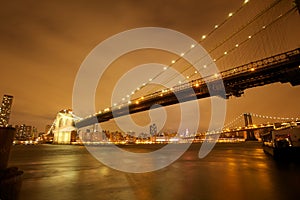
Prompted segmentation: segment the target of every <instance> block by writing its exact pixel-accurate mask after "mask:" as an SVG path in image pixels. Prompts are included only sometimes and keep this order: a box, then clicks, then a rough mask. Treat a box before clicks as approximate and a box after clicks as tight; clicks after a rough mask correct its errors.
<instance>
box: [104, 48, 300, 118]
mask: <svg viewBox="0 0 300 200" xmlns="http://www.w3.org/2000/svg"><path fill="white" fill-rule="evenodd" d="M296 55H300V48H298V49H295V50H292V51H288V52H285V53H281V54H277V55H274V56H271V57H267V58H264V59H261V60H258V61H255V62H250V63H248V64H245V65H241V66H238V67H234V68H231V69H228V70H225V71H222V72H220V73H218V74H212V75H210V76H206V77H201V78H199V79H195V80H192V81H189V82H186V83H183V84H180V85H176V86H174V87H172V88H167V89H162V90H160V91H157V92H154V93H151V94H148V95H145V96H143V97H139V98H135V99H133V100H132V101H130V102H129V103H123V104H120V105H117V106H113V107H111V109H109V110H107V111H110V110H111V111H113V110H116V109H120V108H122V107H125V106H128V105H130V104H138V103H140V102H142V101H146V100H151V99H154V98H159V97H163V96H165V95H168V94H170V93H176V92H180V91H183V90H185V89H188V88H191V87H203V86H206V84H207V83H209V82H213V81H216V80H220V79H222V78H227V77H231V76H236V75H240V74H242V73H245V72H254V71H256V70H257V69H262V68H267V67H270V66H274V65H276V64H280V63H284V62H286V61H289V60H290V59H291V58H292V57H294V56H296ZM104 112H105V111H104Z"/></svg>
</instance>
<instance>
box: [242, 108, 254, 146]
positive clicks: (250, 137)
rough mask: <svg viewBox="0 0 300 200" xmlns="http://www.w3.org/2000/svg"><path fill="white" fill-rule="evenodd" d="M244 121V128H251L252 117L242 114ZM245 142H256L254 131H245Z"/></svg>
mask: <svg viewBox="0 0 300 200" xmlns="http://www.w3.org/2000/svg"><path fill="white" fill-rule="evenodd" d="M244 120H245V127H248V126H252V125H253V123H252V116H251V115H250V114H249V113H244ZM246 141H257V139H256V137H255V135H254V131H253V130H251V129H250V130H247V138H246Z"/></svg>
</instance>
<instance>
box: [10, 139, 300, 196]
mask: <svg viewBox="0 0 300 200" xmlns="http://www.w3.org/2000/svg"><path fill="white" fill-rule="evenodd" d="M105 148H109V147H105ZM124 148H125V149H128V150H132V151H135V152H145V150H146V151H147V150H153V149H155V148H157V146H155V145H146V146H138V145H134V146H127V147H124ZM199 148H200V144H193V145H192V146H191V148H190V149H189V150H188V151H187V152H186V153H185V154H184V155H183V156H182V157H181V158H180V159H179V160H177V161H176V162H174V163H173V164H171V165H170V166H168V167H166V168H163V169H161V170H158V171H155V172H149V173H142V174H132V173H124V172H120V171H117V170H114V169H111V168H109V167H107V166H105V165H103V164H101V163H100V162H99V161H97V160H96V159H95V158H94V157H93V156H92V155H90V154H89V152H88V151H87V150H86V149H85V147H84V146H71V145H35V146H14V147H13V149H12V153H11V158H10V162H9V165H10V166H17V167H19V168H20V169H21V170H23V171H24V180H23V185H22V190H21V198H20V199H21V200H25V199H26V200H27V199H28V200H44V199H49V200H50V199H51V200H53V199H56V200H60V199H71V200H72V199H88V200H93V199H110V200H115V199H124V200H125V199H126V200H139V199H142V200H143V199H145V200H150V199H151V200H152V199H172V200H173V199H174V200H177V199H178V200H179V199H197V200H198V199H213V200H215V199H251V200H253V199H284V200H286V199H299V196H300V164H299V162H296V161H289V162H275V161H274V160H273V159H272V158H271V157H269V156H267V155H265V154H264V152H263V150H262V149H261V144H259V143H253V142H251V143H239V144H217V145H216V146H215V148H214V149H213V151H212V152H211V153H210V154H209V155H208V156H207V157H205V158H204V159H199V158H198V151H199Z"/></svg>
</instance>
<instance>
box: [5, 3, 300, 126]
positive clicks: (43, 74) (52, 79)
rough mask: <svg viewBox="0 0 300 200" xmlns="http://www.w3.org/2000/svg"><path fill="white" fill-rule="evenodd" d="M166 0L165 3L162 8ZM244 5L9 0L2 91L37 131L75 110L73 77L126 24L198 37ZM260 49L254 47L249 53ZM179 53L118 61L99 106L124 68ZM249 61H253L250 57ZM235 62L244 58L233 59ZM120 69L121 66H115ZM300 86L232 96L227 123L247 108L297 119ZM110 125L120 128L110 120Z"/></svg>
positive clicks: (15, 117)
mask: <svg viewBox="0 0 300 200" xmlns="http://www.w3.org/2000/svg"><path fill="white" fill-rule="evenodd" d="M266 2H267V3H270V2H272V1H266ZM291 2H292V1H291ZM160 3H161V6H157V5H158V4H160ZM242 3H243V1H241V0H231V1H229V2H223V1H221V2H220V1H217V0H214V1H210V2H206V1H190V2H185V1H178V2H176V3H175V2H169V1H165V2H160V1H157V2H134V1H129V0H128V1H123V2H117V1H116V2H115V1H110V2H105V3H103V2H102V3H98V2H94V1H93V2H90V3H89V4H87V3H86V2H84V1H75V2H72V4H71V3H68V2H55V1H44V2H30V1H29V2H19V3H18V4H15V3H13V2H4V4H5V5H3V7H2V8H1V12H0V13H1V28H0V29H1V31H0V42H1V47H0V52H1V54H0V56H1V59H0V60H1V61H0V65H1V70H0V72H1V74H5V75H7V76H2V77H1V79H2V84H1V86H0V94H2V95H4V94H11V95H13V96H14V97H15V99H14V102H13V107H12V112H11V116H10V118H11V121H10V123H11V124H32V125H34V126H36V127H38V130H44V128H45V126H46V125H47V124H52V122H53V120H54V119H55V116H56V114H57V113H58V112H59V111H60V110H62V109H68V108H71V107H72V90H73V83H74V80H75V77H76V73H77V71H78V69H79V67H80V65H81V63H82V62H83V60H84V59H85V57H86V56H87V55H88V54H89V52H90V51H91V50H92V49H93V48H94V47H95V46H96V45H98V44H99V43H100V42H102V41H103V40H105V39H107V38H109V37H110V36H112V35H114V34H117V33H119V32H122V31H126V30H128V29H133V28H139V27H148V26H152V27H164V28H170V29H174V30H176V31H180V32H182V33H184V34H186V35H188V36H190V37H192V38H194V39H195V40H198V39H199V38H200V37H201V35H203V34H206V33H208V32H209V31H210V30H211V27H213V26H214V25H215V24H218V23H220V22H221V21H223V20H224V19H225V18H226V16H227V15H228V13H230V12H232V11H235V10H236V9H237V8H238V7H239V6H241V4H242ZM267 3H266V4H267ZM256 4H259V3H258V1H253V2H252V1H250V5H249V6H253V7H254V10H253V11H252V12H254V11H255V8H256V7H255V6H256ZM261 4H262V3H261ZM249 12H250V11H249ZM292 19H293V20H294V21H287V22H286V25H285V28H287V30H286V32H287V33H289V34H290V33H291V35H287V36H286V37H285V38H283V40H284V41H285V42H286V43H287V44H289V45H287V46H288V47H285V48H287V50H291V49H293V48H297V47H298V48H299V44H300V38H299V36H298V35H297V33H298V32H299V27H300V25H299V21H300V20H299V15H298V13H293V17H292ZM297 20H298V21H297ZM237 23H238V21H237ZM297 24H298V25H299V26H297ZM227 29H230V28H227ZM257 45H258V44H257ZM274 46H275V49H276V45H275V44H274ZM204 47H205V46H204ZM255 47H256V45H252V46H251V48H250V51H251V50H252V49H253V48H255ZM137 57H138V58H137ZM249 57H251V56H249ZM173 58H174V55H173V54H167V53H166V52H161V51H155V52H154V51H150V50H146V51H144V52H134V53H131V54H128V55H126V56H124V57H121V58H120V59H118V60H117V61H116V62H115V63H113V64H112V68H111V69H109V71H107V73H106V74H105V76H104V79H103V80H101V81H103V82H100V84H99V86H98V90H97V94H96V102H97V103H96V106H95V107H96V110H98V109H104V108H106V107H108V106H110V103H111V102H110V99H109V98H107V97H108V96H110V95H111V91H112V89H113V86H114V84H115V83H116V82H110V79H112V80H114V81H116V79H117V78H118V77H120V76H121V75H122V74H124V73H126V71H128V70H130V69H131V68H133V67H134V66H136V65H139V64H142V63H144V62H154V61H155V62H158V63H163V64H165V65H168V64H169V63H170V60H172V59H173ZM175 58H176V57H175ZM249 59H250V61H252V58H249ZM245 60H247V58H246V59H245ZM235 64H243V63H238V61H234V65H235ZM120 67H122V69H121V70H116V69H117V68H120ZM222 69H223V68H222V67H221V66H220V70H222ZM101 83H102V84H101ZM110 83H111V85H110ZM137 87H138V86H137ZM299 92H300V87H299V86H295V87H292V86H291V85H290V84H289V83H285V84H281V83H276V84H271V85H266V86H263V87H258V88H253V89H249V90H246V91H245V94H244V95H243V96H242V97H239V98H235V97H233V98H230V99H229V100H228V101H227V121H231V120H233V119H234V118H235V117H236V116H238V115H240V114H242V113H243V112H253V113H258V114H262V115H269V116H282V117H295V118H296V117H299V112H298V111H299V109H300V105H299V104H297V102H299V100H300V95H299V94H300V93H299ZM198 102H199V106H200V110H201V112H202V113H201V120H202V121H201V124H200V126H203V127H205V125H206V124H207V123H208V121H209V118H210V109H208V107H210V100H209V99H203V100H198ZM167 110H168V113H169V114H171V115H172V116H176V113H178V108H177V106H172V107H169V108H167ZM177 115H178V114H177ZM147 116H148V115H147V113H141V114H136V115H134V119H135V121H136V122H137V123H138V124H141V125H145V124H147V122H148V120H147V119H146V120H145V118H148V117H147ZM178 120H179V119H178V117H173V118H172V119H171V120H169V121H168V124H167V125H166V127H165V128H166V129H168V128H169V129H170V128H173V127H176V126H177V123H178ZM202 124H204V125H202ZM104 125H107V127H113V129H114V128H115V126H113V125H111V124H110V122H109V123H105V124H104ZM174 129H176V128H174Z"/></svg>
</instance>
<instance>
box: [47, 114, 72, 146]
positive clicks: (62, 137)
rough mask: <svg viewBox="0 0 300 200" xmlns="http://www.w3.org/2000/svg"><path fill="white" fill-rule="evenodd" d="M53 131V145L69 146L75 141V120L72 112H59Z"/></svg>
mask: <svg viewBox="0 0 300 200" xmlns="http://www.w3.org/2000/svg"><path fill="white" fill-rule="evenodd" d="M54 124H55V127H54V130H53V133H54V137H53V143H55V144H71V142H75V141H76V135H77V130H76V128H75V119H74V117H73V114H72V110H70V109H68V110H61V111H59V112H58V114H57V116H56V119H55V122H54Z"/></svg>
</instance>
